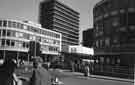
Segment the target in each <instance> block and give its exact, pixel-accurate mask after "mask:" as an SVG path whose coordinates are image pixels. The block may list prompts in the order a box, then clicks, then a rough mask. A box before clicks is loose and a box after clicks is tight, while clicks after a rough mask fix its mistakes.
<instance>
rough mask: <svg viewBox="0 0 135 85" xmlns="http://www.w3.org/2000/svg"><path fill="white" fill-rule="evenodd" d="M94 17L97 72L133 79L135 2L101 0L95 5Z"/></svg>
mask: <svg viewBox="0 0 135 85" xmlns="http://www.w3.org/2000/svg"><path fill="white" fill-rule="evenodd" d="M93 15H94V32H95V46H94V51H95V58H96V59H97V60H98V61H99V62H98V63H97V66H96V65H95V66H96V67H95V72H96V73H100V74H101V73H102V74H105V73H106V75H109V74H111V75H117V76H119V77H120V76H121V77H126V78H133V74H132V73H133V65H134V56H135V19H134V18H135V1H134V0H102V1H100V2H98V3H97V4H96V5H95V7H94V10H93ZM96 69H97V70H96ZM104 72H105V73H104Z"/></svg>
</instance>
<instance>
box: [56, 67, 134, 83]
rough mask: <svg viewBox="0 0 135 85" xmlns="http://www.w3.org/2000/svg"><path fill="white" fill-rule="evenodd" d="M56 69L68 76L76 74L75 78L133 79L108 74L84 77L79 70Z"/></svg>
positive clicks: (128, 80) (130, 80)
mask: <svg viewBox="0 0 135 85" xmlns="http://www.w3.org/2000/svg"><path fill="white" fill-rule="evenodd" d="M57 71H59V72H61V73H64V74H66V75H68V76H76V77H77V78H86V79H89V78H96V79H97V78H98V79H105V80H113V81H121V82H131V83H134V80H133V79H124V78H116V77H109V76H101V75H92V74H90V76H88V77H85V76H84V74H83V73H80V72H71V71H70V70H62V69H57Z"/></svg>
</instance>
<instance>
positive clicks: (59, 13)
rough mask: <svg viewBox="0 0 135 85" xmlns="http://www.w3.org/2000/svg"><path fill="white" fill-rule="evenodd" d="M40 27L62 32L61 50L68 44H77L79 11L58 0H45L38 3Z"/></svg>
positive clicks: (66, 50) (65, 49)
mask: <svg viewBox="0 0 135 85" xmlns="http://www.w3.org/2000/svg"><path fill="white" fill-rule="evenodd" d="M39 18H40V23H41V25H42V27H44V28H47V29H51V30H54V31H56V32H60V33H62V51H63V52H68V48H67V47H68V45H78V44H79V13H78V12H76V11H74V10H73V9H72V8H70V7H68V6H66V5H65V4H63V3H61V2H60V1H58V0H45V1H43V2H41V4H40V16H39Z"/></svg>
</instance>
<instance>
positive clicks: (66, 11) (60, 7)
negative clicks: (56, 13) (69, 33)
mask: <svg viewBox="0 0 135 85" xmlns="http://www.w3.org/2000/svg"><path fill="white" fill-rule="evenodd" d="M59 4H60V3H58V4H56V7H57V8H58V9H61V11H64V12H65V13H68V14H70V16H72V17H74V18H79V16H78V15H79V14H78V13H75V12H73V11H71V9H69V8H68V9H67V8H65V6H60V5H59Z"/></svg>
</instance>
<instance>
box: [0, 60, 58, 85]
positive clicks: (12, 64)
mask: <svg viewBox="0 0 135 85" xmlns="http://www.w3.org/2000/svg"><path fill="white" fill-rule="evenodd" d="M42 63H43V60H42V59H41V58H35V59H33V72H32V76H31V77H30V78H29V80H27V82H28V83H27V85H58V84H57V82H59V81H58V78H57V77H52V75H51V74H50V73H49V71H48V67H47V68H45V67H42ZM17 67H18V65H17V61H16V60H15V59H11V58H9V59H5V60H4V62H3V64H2V65H1V66H0V85H23V81H22V80H21V79H19V78H18V77H17V76H16V73H15V70H16V69H17ZM53 78H55V79H53ZM52 81H53V82H54V83H55V84H53V83H52ZM55 81H56V82H55Z"/></svg>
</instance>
